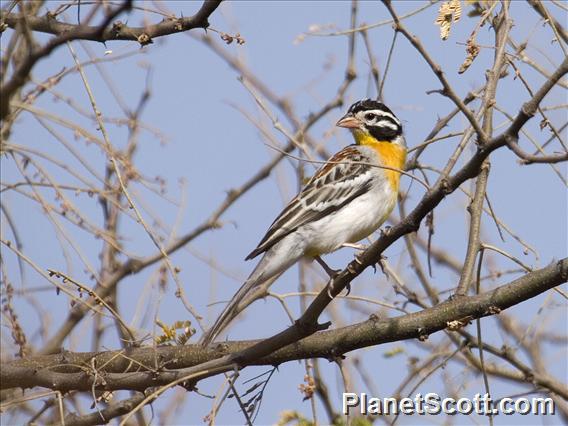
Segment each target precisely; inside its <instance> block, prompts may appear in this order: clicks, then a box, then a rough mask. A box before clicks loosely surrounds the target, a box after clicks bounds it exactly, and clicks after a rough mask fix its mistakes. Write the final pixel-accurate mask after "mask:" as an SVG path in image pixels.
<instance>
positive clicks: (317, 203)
mask: <svg viewBox="0 0 568 426" xmlns="http://www.w3.org/2000/svg"><path fill="white" fill-rule="evenodd" d="M369 162H370V159H369V158H368V157H367V156H366V155H364V154H363V153H362V152H361V151H360V150H359V149H358V147H357V146H356V145H350V146H347V147H345V148H343V149H342V150H341V151H339V152H338V153H337V154H335V155H334V156H333V157H331V158H330V159H329V160H328V161H327V162H326V163H325V164H324V165H323V166H322V167H321V168H320V169H319V170H318V171H317V172H316V174H315V175H314V176H313V177H312V178H311V179H310V181H309V182H308V183H307V185H306V186H305V187H304V188H303V189H302V191H301V192H300V193H299V194H298V195H297V196H296V197H295V198H294V199H292V201H290V203H289V204H288V205H287V206H286V207H285V208H284V210H282V212H281V213H280V214H279V215H278V217H277V218H276V220H275V221H274V222H273V223H272V225H271V226H270V228H269V229H268V231H267V232H266V235H265V236H264V238H263V239H262V240H261V241H260V243H259V244H258V247H257V248H256V249H254V250H253V251H252V252H251V253H250V254H249V255H248V256H247V258H246V259H247V260H249V259H252V258H253V257H256V256H258V255H259V254H260V253H263V252H265V251H266V250H268V249H269V248H270V247H272V246H273V245H274V244H276V243H277V242H278V241H280V240H281V239H282V238H284V237H285V236H286V235H288V234H290V233H292V232H294V231H295V230H297V229H298V228H299V227H301V226H303V225H306V224H308V223H310V222H315V221H317V220H319V219H321V218H323V217H325V216H327V215H329V214H331V213H334V212H335V211H337V210H339V209H341V208H342V207H343V206H345V205H346V204H348V203H349V202H351V201H352V200H354V199H355V198H357V197H359V196H361V195H363V194H364V193H366V192H367V191H369V189H370V188H371V183H372V179H373V175H372V166H371V165H370V164H369Z"/></svg>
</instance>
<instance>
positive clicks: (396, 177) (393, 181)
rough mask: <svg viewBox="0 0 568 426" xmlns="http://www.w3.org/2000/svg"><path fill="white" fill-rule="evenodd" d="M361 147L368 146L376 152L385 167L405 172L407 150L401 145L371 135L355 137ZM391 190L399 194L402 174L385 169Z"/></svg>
mask: <svg viewBox="0 0 568 426" xmlns="http://www.w3.org/2000/svg"><path fill="white" fill-rule="evenodd" d="M355 138H356V140H357V143H358V144H359V145H364V146H368V147H369V148H372V149H374V150H375V152H376V153H377V154H378V156H379V158H380V159H381V163H382V165H383V166H386V167H391V168H393V169H397V170H404V164H405V162H406V149H405V148H404V147H402V146H400V145H397V144H395V143H392V142H387V141H378V140H377V139H375V138H374V137H372V136H370V135H355ZM383 172H384V173H385V175H386V177H387V179H388V181H389V183H390V185H391V188H392V189H393V191H395V192H398V184H399V181H400V173H399V172H397V171H395V170H389V169H383Z"/></svg>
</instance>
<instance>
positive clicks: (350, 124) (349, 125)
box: [335, 113, 361, 129]
mask: <svg viewBox="0 0 568 426" xmlns="http://www.w3.org/2000/svg"><path fill="white" fill-rule="evenodd" d="M335 125H336V126H338V127H345V128H346V129H358V128H359V126H360V125H361V122H360V121H359V120H358V119H357V118H355V117H354V116H353V114H351V113H348V114H345V115H344V116H343V117H341V119H340V120H339V121H338V122H337V123H336V124H335Z"/></svg>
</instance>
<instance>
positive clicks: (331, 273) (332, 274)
mask: <svg viewBox="0 0 568 426" xmlns="http://www.w3.org/2000/svg"><path fill="white" fill-rule="evenodd" d="M314 259H315V260H316V262H317V263H319V264H320V265H321V267H322V268H323V269H324V270H325V272H326V273H327V275H329V278H331V279H333V278H335V276H336V275H337V274H339V273H340V272H341V269H332V268H330V267H329V265H328V264H327V263H325V262H324V260H323V259H322V258H321V257H319V256H316V257H314Z"/></svg>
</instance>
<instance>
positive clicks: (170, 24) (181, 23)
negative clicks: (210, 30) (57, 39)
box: [2, 0, 223, 45]
mask: <svg viewBox="0 0 568 426" xmlns="http://www.w3.org/2000/svg"><path fill="white" fill-rule="evenodd" d="M221 1H223V0H206V1H204V2H203V4H202V6H201V8H200V9H199V11H198V12H197V13H196V14H195V15H193V16H188V17H182V18H175V17H171V18H165V19H164V20H162V22H160V23H158V24H154V25H147V26H145V27H129V26H127V25H125V24H123V23H122V22H120V21H118V22H115V23H114V24H113V25H112V27H110V28H105V29H104V30H103V31H100V30H99V27H91V26H87V25H80V24H68V23H66V22H61V21H58V20H57V19H55V18H54V17H53V15H51V14H50V13H49V12H48V13H46V14H45V15H44V16H28V15H26V16H23V15H22V14H20V13H10V14H8V15H6V16H3V17H2V20H3V21H4V23H5V24H6V25H8V27H10V28H16V27H17V25H18V24H19V23H20V22H22V21H24V20H25V21H24V22H25V24H26V25H27V26H28V28H29V29H30V30H32V31H39V32H42V33H48V34H54V35H57V36H59V35H62V34H72V35H73V40H90V41H99V42H101V43H105V42H107V41H114V40H131V41H138V42H139V43H140V44H143V45H145V44H149V43H152V39H153V38H156V37H162V36H166V35H170V34H175V33H180V32H184V31H189V30H193V29H195V28H207V27H209V21H208V19H209V16H211V14H212V13H213V12H214V11H215V9H217V7H218V6H219V4H221Z"/></svg>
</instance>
